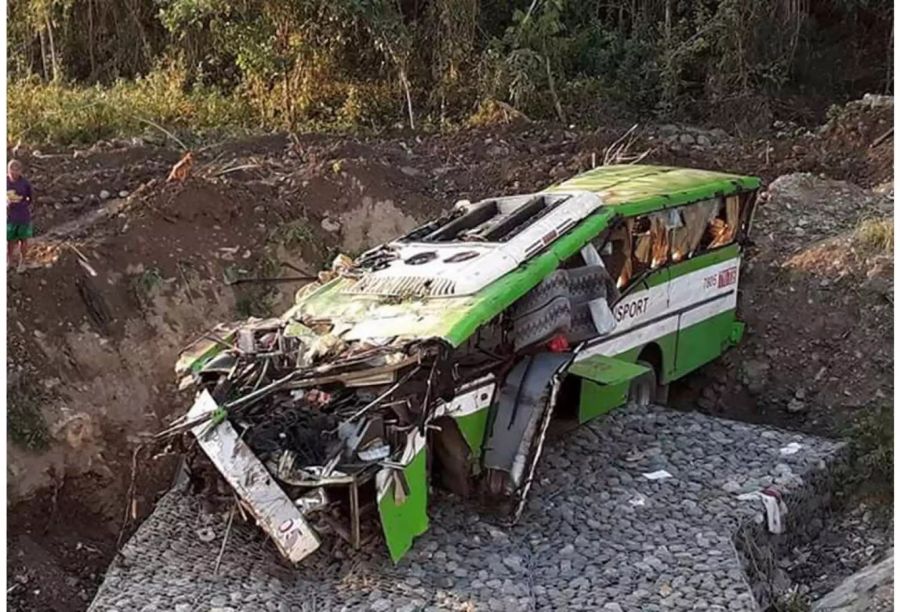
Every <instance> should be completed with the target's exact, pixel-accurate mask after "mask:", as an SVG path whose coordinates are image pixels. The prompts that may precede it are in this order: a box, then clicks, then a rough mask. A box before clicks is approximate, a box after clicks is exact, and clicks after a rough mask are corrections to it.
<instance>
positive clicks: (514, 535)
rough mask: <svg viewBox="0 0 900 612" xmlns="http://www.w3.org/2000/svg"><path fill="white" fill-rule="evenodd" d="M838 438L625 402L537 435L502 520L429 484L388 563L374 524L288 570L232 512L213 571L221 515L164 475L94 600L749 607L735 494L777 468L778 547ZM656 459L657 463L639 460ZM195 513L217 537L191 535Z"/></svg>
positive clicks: (753, 504) (192, 604)
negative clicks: (543, 447) (159, 495)
mask: <svg viewBox="0 0 900 612" xmlns="http://www.w3.org/2000/svg"><path fill="white" fill-rule="evenodd" d="M793 445H799V447H800V448H799V450H798V451H797V452H795V453H793V454H791V453H790V450H791V449H792V447H793ZM842 455H843V453H842V447H841V445H840V444H839V443H836V442H833V441H828V440H824V439H819V438H813V437H809V436H804V435H800V434H796V433H792V432H787V431H778V430H774V429H770V428H766V427H763V426H753V425H747V424H744V423H740V422H734V421H727V420H722V419H717V418H712V417H708V416H704V415H701V414H698V413H680V412H676V411H672V410H668V409H662V408H658V409H654V408H651V409H649V410H647V409H637V408H628V409H622V410H620V411H618V412H616V413H614V414H613V415H612V416H610V417H609V418H606V419H603V420H600V421H595V422H592V423H591V424H590V425H588V426H586V427H582V428H580V429H579V430H577V431H576V432H575V433H574V434H570V435H567V436H566V437H565V439H558V440H555V441H554V442H553V443H552V444H551V445H550V447H549V448H548V449H547V454H546V456H545V457H544V460H543V461H542V464H541V467H540V469H539V470H538V482H537V484H536V486H535V487H534V489H533V491H532V495H531V498H530V502H529V503H528V506H527V509H526V511H525V513H524V514H523V516H522V518H521V520H520V522H519V524H517V525H516V526H515V527H512V528H510V527H506V526H503V525H502V524H498V523H497V522H495V519H492V518H491V517H485V516H479V515H478V514H476V513H475V512H474V511H473V510H472V509H471V508H469V507H466V506H465V505H463V504H461V503H458V502H456V501H455V500H453V499H449V498H448V497H446V496H442V498H441V499H437V500H434V503H433V507H434V512H433V516H432V528H431V530H430V531H429V532H428V533H427V534H426V535H425V536H423V537H422V538H421V539H419V540H418V541H417V543H416V545H415V547H414V548H413V550H412V551H411V553H410V554H409V555H408V556H407V557H406V558H404V559H403V560H402V561H401V562H400V563H399V564H398V565H396V566H392V565H391V563H390V561H389V559H388V558H387V556H386V554H385V552H384V550H383V548H384V547H383V545H382V543H381V542H380V541H379V540H377V539H375V540H374V541H372V543H371V544H370V545H369V546H367V547H366V548H365V549H364V550H362V551H359V552H357V553H351V554H349V555H347V552H346V551H345V550H344V549H343V548H341V550H340V552H341V553H342V554H339V555H338V558H337V559H335V555H334V554H333V552H331V551H329V550H328V549H329V546H328V545H327V544H326V546H323V549H324V550H322V551H320V552H317V553H315V555H314V556H313V557H311V558H309V559H308V560H306V561H304V563H303V564H301V566H300V567H299V569H298V570H297V571H296V572H285V571H284V570H283V569H281V568H280V567H279V565H278V563H277V562H276V555H275V551H274V550H273V549H272V548H271V547H270V546H269V545H268V544H265V543H263V544H260V542H259V539H260V538H259V536H258V533H256V532H255V531H254V530H252V529H246V528H244V527H240V528H234V529H233V530H232V533H231V534H230V536H229V538H228V541H227V543H226V544H225V548H224V553H223V554H222V557H221V565H220V566H219V572H218V574H216V572H215V571H214V568H215V564H216V559H217V556H218V551H219V550H220V549H221V546H222V541H223V538H224V537H225V534H226V531H227V530H226V526H227V516H209V515H205V514H203V513H202V511H200V510H199V507H198V502H197V500H196V499H193V498H191V497H189V496H183V495H181V494H180V493H177V492H175V493H172V494H170V495H169V496H167V497H166V498H165V499H164V500H163V501H162V502H161V503H160V505H159V507H158V508H157V510H156V511H155V512H154V514H153V515H152V516H151V517H150V518H149V519H147V521H146V522H145V523H144V525H143V526H142V527H141V528H140V529H139V531H138V533H137V534H136V535H135V537H134V539H133V540H132V541H131V542H129V544H128V545H127V546H126V547H125V548H124V550H123V554H122V557H121V561H119V562H117V563H115V564H114V566H113V568H112V569H111V570H110V572H109V574H108V576H107V578H106V580H105V582H104V584H103V586H102V587H101V588H100V591H99V594H98V597H97V599H96V600H95V601H94V603H93V605H92V607H91V610H92V611H96V612H112V611H113V610H120V611H124V610H142V611H143V612H151V611H153V610H172V609H174V610H182V609H183V610H204V611H206V610H218V611H220V612H225V611H226V610H247V609H259V610H312V609H325V610H338V609H340V610H374V611H382V612H384V611H386V610H409V611H412V610H496V611H509V612H511V611H515V610H523V611H524V610H551V609H554V610H563V609H565V610H605V611H609V612H613V611H620V612H621V611H625V610H635V611H642V612H652V611H654V610H656V611H659V610H710V611H715V610H717V611H725V610H748V611H750V610H758V609H760V606H763V607H764V606H765V605H767V604H768V603H769V602H768V600H767V599H766V597H767V587H768V586H769V585H768V584H759V583H757V581H755V580H754V579H752V578H748V575H747V573H745V565H749V564H750V561H749V560H746V559H744V558H742V556H741V554H740V553H739V552H738V550H737V549H736V546H737V547H739V548H740V547H742V543H741V542H740V540H741V538H742V537H748V536H747V535H746V534H743V533H742V531H741V529H742V528H743V527H745V526H747V525H752V524H755V521H756V518H757V517H759V518H760V519H761V518H762V505H761V504H760V502H759V501H757V500H752V501H742V500H740V499H739V496H740V494H742V493H748V492H753V491H758V490H760V488H762V487H765V486H770V485H774V486H776V487H778V488H779V489H780V490H781V491H782V492H783V493H784V499H785V501H786V503H787V505H788V512H789V514H788V515H786V516H785V519H787V518H788V516H793V515H791V514H790V512H791V511H792V510H793V511H794V513H796V514H797V516H795V517H794V518H793V519H791V520H790V530H789V533H790V534H791V535H784V536H773V538H774V541H773V542H771V543H770V542H768V541H767V540H766V539H763V538H760V539H759V540H756V544H757V545H758V546H760V547H761V548H764V549H768V548H770V549H772V550H771V552H770V553H769V554H775V553H774V551H775V550H776V549H777V547H778V545H780V544H781V542H787V541H791V540H794V539H797V536H796V535H795V534H794V533H792V532H799V531H800V530H802V523H803V522H804V521H806V520H808V519H811V518H813V517H815V516H818V513H820V512H822V511H824V510H825V508H824V507H823V506H824V503H825V499H826V498H827V492H828V489H829V488H830V486H829V485H828V484H826V482H827V478H825V474H826V473H827V471H828V470H829V469H831V468H832V467H833V464H835V463H836V462H840V461H841V457H842ZM659 470H665V471H666V472H668V473H669V474H670V475H671V476H670V477H668V478H664V479H661V480H651V479H649V478H647V477H646V476H645V474H648V473H652V472H656V471H659ZM795 504H796V506H795ZM801 508H802V512H803V513H802V514H800V512H801ZM226 514H227V513H226ZM199 525H205V526H208V527H211V528H212V529H213V531H214V533H215V536H216V537H215V538H213V539H210V538H208V537H204V538H202V540H209V541H206V542H204V541H202V540H201V538H200V535H205V533H206V531H207V530H206V529H204V530H203V531H202V533H200V532H199V531H198V529H197V527H198V526H199ZM198 534H199V535H198ZM760 558H767V556H766V555H762V556H761V557H760ZM773 580H774V579H773ZM763 582H766V581H763Z"/></svg>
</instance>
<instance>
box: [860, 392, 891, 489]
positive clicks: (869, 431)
mask: <svg viewBox="0 0 900 612" xmlns="http://www.w3.org/2000/svg"><path fill="white" fill-rule="evenodd" d="M850 439H851V445H852V448H853V451H854V455H855V457H856V460H857V465H858V467H859V468H860V469H861V470H862V473H860V474H858V475H859V476H860V477H863V478H872V479H874V480H876V481H878V482H881V483H883V484H884V485H886V486H888V487H890V486H892V484H893V480H894V476H893V475H894V408H893V406H891V405H889V404H882V405H877V406H870V407H866V408H864V412H863V413H862V414H861V415H860V416H859V418H858V419H857V420H856V422H855V423H854V424H853V426H852V428H851V438H850Z"/></svg>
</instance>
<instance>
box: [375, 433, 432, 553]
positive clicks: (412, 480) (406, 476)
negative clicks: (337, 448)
mask: <svg viewBox="0 0 900 612" xmlns="http://www.w3.org/2000/svg"><path fill="white" fill-rule="evenodd" d="M425 442H426V438H425V435H424V434H423V433H421V432H419V431H414V432H412V433H410V435H409V436H408V437H407V441H406V447H405V448H404V450H403V455H402V456H401V458H400V461H399V462H398V463H397V464H396V465H392V466H388V467H385V468H383V469H382V470H380V471H379V472H378V473H377V474H376V476H375V486H376V489H377V491H378V513H379V515H380V516H381V528H382V531H383V532H384V539H385V542H386V543H387V547H388V551H389V552H390V555H391V559H392V560H393V561H394V563H396V562H397V561H399V560H400V559H401V558H402V557H403V555H405V554H406V553H407V552H408V551H409V549H410V548H411V547H412V543H413V540H414V539H415V538H416V537H418V536H420V535H422V534H423V533H425V532H426V531H427V530H428V470H427V454H428V451H427V448H426V444H425Z"/></svg>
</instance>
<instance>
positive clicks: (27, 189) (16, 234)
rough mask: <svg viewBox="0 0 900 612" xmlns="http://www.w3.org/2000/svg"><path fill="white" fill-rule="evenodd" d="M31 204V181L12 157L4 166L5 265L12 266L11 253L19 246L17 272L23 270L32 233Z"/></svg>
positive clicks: (19, 163)
mask: <svg viewBox="0 0 900 612" xmlns="http://www.w3.org/2000/svg"><path fill="white" fill-rule="evenodd" d="M31 205H32V191H31V183H29V182H28V179H26V178H25V177H24V176H22V162H20V161H19V160H17V159H12V160H10V162H9V165H8V166H7V167H6V257H7V265H8V266H12V260H13V254H14V253H15V251H16V246H18V247H19V265H18V271H19V272H22V271H24V270H25V256H26V255H27V253H28V240H29V239H30V238H31V237H32V236H33V235H34V229H33V228H32V225H31Z"/></svg>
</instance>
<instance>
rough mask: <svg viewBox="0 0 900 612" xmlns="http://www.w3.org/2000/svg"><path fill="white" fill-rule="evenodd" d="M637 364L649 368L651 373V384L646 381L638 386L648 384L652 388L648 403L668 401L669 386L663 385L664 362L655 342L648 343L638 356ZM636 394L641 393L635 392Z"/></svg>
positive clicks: (660, 350) (660, 349)
mask: <svg viewBox="0 0 900 612" xmlns="http://www.w3.org/2000/svg"><path fill="white" fill-rule="evenodd" d="M636 361H637V363H638V364H640V365H643V366H646V367H648V368H650V369H651V370H652V371H653V378H652V382H651V381H649V380H646V381H645V382H642V383H639V384H649V385H651V386H652V388H651V390H650V403H655V404H665V403H666V402H667V401H668V399H669V385H668V383H663V379H664V375H665V365H664V364H665V362H664V361H663V353H662V348H660V346H659V344H657V343H656V342H650V343H648V344H647V345H646V346H644V348H642V349H641V352H640V353H639V354H638V357H637V360H636ZM636 392H641V393H643V391H640V390H636Z"/></svg>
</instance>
